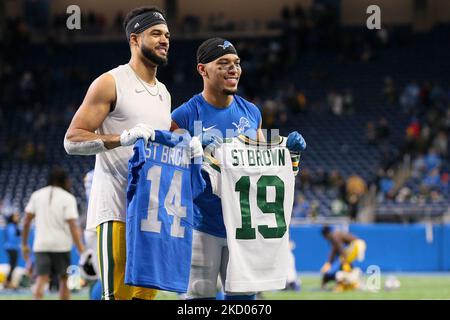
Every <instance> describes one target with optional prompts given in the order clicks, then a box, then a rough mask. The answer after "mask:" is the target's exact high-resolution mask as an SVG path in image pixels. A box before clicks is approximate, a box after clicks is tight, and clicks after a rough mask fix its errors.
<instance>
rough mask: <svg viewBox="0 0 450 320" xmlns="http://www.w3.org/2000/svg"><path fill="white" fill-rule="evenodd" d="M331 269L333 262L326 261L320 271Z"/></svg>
mask: <svg viewBox="0 0 450 320" xmlns="http://www.w3.org/2000/svg"><path fill="white" fill-rule="evenodd" d="M330 269H331V263H329V262H325V263H324V265H323V266H322V268H321V269H320V273H327V272H328V271H329V270H330Z"/></svg>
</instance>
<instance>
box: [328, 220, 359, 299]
mask: <svg viewBox="0 0 450 320" xmlns="http://www.w3.org/2000/svg"><path fill="white" fill-rule="evenodd" d="M322 235H323V237H324V238H325V239H326V240H327V241H328V242H330V244H331V247H332V248H331V253H330V256H329V258H328V260H327V261H326V262H325V264H324V265H323V266H322V268H321V270H320V272H321V274H322V288H324V287H325V285H326V284H327V283H328V282H330V281H333V280H334V281H336V282H337V286H336V288H335V289H336V290H337V291H341V290H347V289H354V288H356V287H358V277H357V276H356V275H357V270H356V269H355V268H354V266H353V264H354V262H355V261H359V262H362V261H363V260H364V256H365V252H366V247H367V246H366V242H365V241H364V240H362V239H359V238H357V237H355V236H354V235H353V234H351V233H348V232H342V231H332V229H331V228H330V227H329V226H325V227H323V228H322Z"/></svg>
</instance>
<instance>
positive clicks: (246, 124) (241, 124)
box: [233, 117, 250, 133]
mask: <svg viewBox="0 0 450 320" xmlns="http://www.w3.org/2000/svg"><path fill="white" fill-rule="evenodd" d="M233 125H234V126H235V127H236V129H237V132H238V133H243V132H244V131H245V128H250V121H248V119H247V118H244V117H241V118H240V119H239V124H236V122H233Z"/></svg>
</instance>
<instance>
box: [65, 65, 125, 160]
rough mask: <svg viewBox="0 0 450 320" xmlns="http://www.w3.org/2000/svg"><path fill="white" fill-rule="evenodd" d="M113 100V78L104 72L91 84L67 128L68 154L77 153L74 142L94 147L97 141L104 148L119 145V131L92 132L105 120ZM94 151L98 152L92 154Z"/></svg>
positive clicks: (114, 96) (114, 89)
mask: <svg viewBox="0 0 450 320" xmlns="http://www.w3.org/2000/svg"><path fill="white" fill-rule="evenodd" d="M115 100H116V88H115V82H114V78H113V77H112V76H111V75H110V74H106V73H105V74H103V75H101V76H100V77H98V78H97V79H96V80H95V81H94V82H93V83H92V84H91V86H90V87H89V89H88V92H87V93H86V96H85V98H84V100H83V103H82V104H81V106H80V107H79V109H78V110H77V112H76V113H75V115H74V117H73V119H72V122H71V123H70V126H69V128H68V129H67V133H66V136H65V142H64V146H65V147H66V151H67V152H68V153H69V154H79V153H77V148H76V146H78V145H79V144H76V143H87V144H89V143H90V144H92V146H93V147H92V148H95V147H96V143H98V144H100V145H102V146H104V148H106V149H113V148H116V147H119V146H120V132H118V133H117V134H110V135H99V134H96V133H94V132H95V130H97V129H98V128H99V127H100V125H101V124H102V122H103V121H104V120H105V118H106V116H107V115H108V113H109V112H110V108H111V105H112V104H113V103H114V102H115ZM71 143H72V144H71ZM66 144H67V145H66ZM71 147H72V148H71ZM95 153H98V152H94V153H92V154H95Z"/></svg>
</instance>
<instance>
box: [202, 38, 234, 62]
mask: <svg viewBox="0 0 450 320" xmlns="http://www.w3.org/2000/svg"><path fill="white" fill-rule="evenodd" d="M229 53H232V54H236V55H237V51H236V49H235V48H234V46H233V45H232V44H231V42H230V41H227V40H225V39H222V38H212V39H208V40H206V41H205V42H203V43H202V44H201V45H200V47H198V50H197V63H209V62H211V61H214V60H216V59H217V58H220V57H221V56H223V55H226V54H229Z"/></svg>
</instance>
